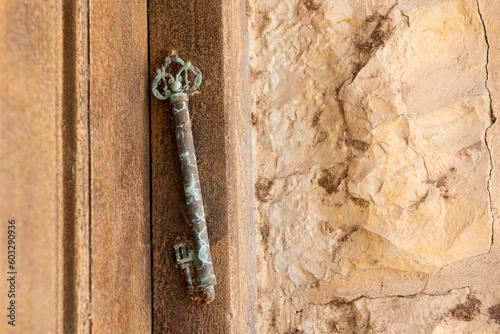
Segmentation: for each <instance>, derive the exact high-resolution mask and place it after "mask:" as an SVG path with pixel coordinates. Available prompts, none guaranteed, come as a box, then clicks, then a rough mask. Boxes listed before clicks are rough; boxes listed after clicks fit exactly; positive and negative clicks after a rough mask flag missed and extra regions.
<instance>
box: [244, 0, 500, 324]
mask: <svg viewBox="0 0 500 334" xmlns="http://www.w3.org/2000/svg"><path fill="white" fill-rule="evenodd" d="M248 15H249V21H250V33H251V38H250V39H251V78H252V108H253V114H252V119H251V122H252V124H253V129H254V131H253V145H254V164H255V182H256V183H255V194H256V199H257V207H256V224H257V231H258V232H259V235H258V247H257V264H258V276H259V277H258V288H259V310H258V328H259V332H261V333H302V332H303V333H330V332H341V333H342V332H346V333H352V332H356V333H365V332H370V333H372V332H379V331H382V332H386V333H430V332H433V333H457V332H464V333H466V332H467V333H469V332H478V333H485V332H488V333H489V332H500V326H499V325H498V324H497V322H500V317H499V316H498V314H500V312H499V311H498V309H500V306H498V305H499V304H500V249H499V248H498V247H497V246H496V244H494V243H493V244H492V240H493V241H494V237H493V232H494V230H495V229H497V224H498V223H496V222H495V221H498V219H497V217H498V205H499V204H500V187H499V186H497V184H498V182H496V181H498V180H499V179H498V177H499V174H498V173H499V172H498V170H497V169H495V168H494V166H497V165H498V164H497V162H498V163H500V161H498V160H499V159H500V158H499V156H498V153H497V152H498V151H499V150H500V133H499V132H500V129H499V128H498V124H497V123H494V121H495V115H494V113H495V110H498V109H497V108H496V107H497V105H498V108H500V105H499V102H498V101H497V100H498V96H500V95H498V94H499V93H500V78H499V75H500V38H498V37H497V36H500V29H499V27H500V20H499V19H498V17H500V16H499V15H500V5H499V4H496V3H495V2H488V1H486V0H485V1H479V3H476V2H475V1H462V0H427V1H410V0H405V1H399V2H396V1H392V0H387V1H385V0H371V1H354V0H351V1H349V0H338V1H337V0H336V1H334V0H325V1H321V2H320V1H311V0H249V1H248ZM497 40H498V41H497ZM476 301H477V302H476ZM469 311H470V312H469ZM467 312H469V313H470V314H468V313H467ZM496 317H497V318H499V319H498V321H497V318H496Z"/></svg>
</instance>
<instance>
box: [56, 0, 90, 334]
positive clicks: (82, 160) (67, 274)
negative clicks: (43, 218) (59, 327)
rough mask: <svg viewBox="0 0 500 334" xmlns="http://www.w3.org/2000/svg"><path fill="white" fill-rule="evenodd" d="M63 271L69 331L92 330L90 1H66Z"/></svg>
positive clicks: (63, 101) (63, 8) (66, 320)
mask: <svg viewBox="0 0 500 334" xmlns="http://www.w3.org/2000/svg"><path fill="white" fill-rule="evenodd" d="M62 15H63V25H62V29H63V34H62V46H63V59H62V80H63V87H64V88H63V89H62V105H63V110H62V120H61V124H60V126H61V134H60V136H61V140H62V143H63V145H62V150H61V153H60V154H61V160H62V175H61V177H62V184H63V187H62V194H61V195H62V205H63V209H62V215H63V226H62V229H61V234H62V261H63V266H62V274H63V276H64V279H63V287H64V291H63V297H62V298H63V318H64V324H63V328H64V332H66V333H80V334H84V333H90V312H91V309H90V298H91V296H90V254H89V251H90V243H89V238H90V235H89V232H90V231H89V228H90V218H89V215H90V202H89V188H90V183H89V125H88V117H89V114H88V107H89V106H88V85H89V75H88V72H89V67H88V66H89V57H88V0H73V1H64V2H63V3H62Z"/></svg>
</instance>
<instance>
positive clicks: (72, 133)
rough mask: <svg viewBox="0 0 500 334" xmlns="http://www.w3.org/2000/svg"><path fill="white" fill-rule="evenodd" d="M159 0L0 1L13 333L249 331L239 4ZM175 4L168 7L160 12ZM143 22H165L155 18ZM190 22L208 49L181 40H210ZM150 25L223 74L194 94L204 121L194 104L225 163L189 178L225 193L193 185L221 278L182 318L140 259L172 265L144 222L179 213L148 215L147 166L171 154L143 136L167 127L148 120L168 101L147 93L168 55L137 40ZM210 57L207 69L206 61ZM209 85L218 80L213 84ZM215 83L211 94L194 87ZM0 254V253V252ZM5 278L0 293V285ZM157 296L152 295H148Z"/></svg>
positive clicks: (0, 98) (249, 191) (182, 299)
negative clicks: (14, 236)
mask: <svg viewBox="0 0 500 334" xmlns="http://www.w3.org/2000/svg"><path fill="white" fill-rule="evenodd" d="M159 3H160V2H159V1H154V0H149V2H148V0H137V1H133V2H125V3H124V2H119V1H117V0H111V1H106V2H105V3H104V2H99V1H93V0H73V1H63V0H50V1H47V2H46V3H43V4H35V3H24V2H16V1H1V2H0V17H1V20H0V28H1V30H2V31H4V32H5V33H4V34H2V36H0V51H1V53H2V54H3V55H4V56H3V57H2V59H0V66H1V68H2V73H1V74H0V91H1V93H0V107H1V109H2V115H0V120H1V121H2V123H1V124H0V130H1V136H0V145H1V146H0V156H1V158H2V161H3V162H5V164H4V165H3V168H2V169H1V170H0V180H1V185H2V188H3V189H10V190H11V191H9V192H3V193H1V194H0V203H1V211H0V213H1V219H2V221H1V224H0V226H1V227H2V229H4V228H5V223H6V221H7V219H11V218H16V220H17V221H18V222H19V224H20V225H19V243H20V248H21V249H22V251H21V252H22V255H23V256H22V257H20V258H19V272H20V276H19V284H20V285H21V286H22V287H23V289H22V292H21V293H20V295H19V300H18V302H19V309H18V312H19V317H20V318H19V319H18V321H19V326H18V327H16V328H15V331H12V330H13V329H12V328H9V327H6V324H5V323H4V322H2V324H0V328H2V330H3V329H5V331H6V332H7V333H9V332H16V333H20V332H22V333H30V332H34V331H35V330H36V331H38V332H44V333H62V332H67V333H92V332H94V333H101V332H103V333H104V332H106V333H107V332H119V333H122V332H123V333H132V332H133V333H139V332H141V333H149V332H155V333H160V332H162V331H163V330H165V331H166V332H169V333H177V332H179V330H181V329H182V330H183V331H184V332H185V331H187V332H200V333H201V332H207V333H208V332H210V333H214V332H217V333H224V332H231V333H252V332H255V326H254V323H255V310H256V269H255V268H256V266H255V238H254V226H253V181H252V165H251V150H250V147H251V140H250V126H251V125H250V102H249V86H248V71H249V66H248V63H249V61H248V34H247V23H246V8H245V2H243V1H236V0H224V1H222V2H221V3H217V2H213V1H210V0H191V1H189V2H187V3H183V4H182V6H181V5H180V4H175V2H174V1H167V2H165V3H164V4H166V5H168V6H169V8H167V9H166V8H163V11H162V12H156V13H155V12H152V11H151V10H152V9H153V8H154V7H155V6H157V5H158V4H159ZM174 8H177V9H178V11H177V14H178V16H172V15H171V12H172V11H173V9H174ZM165 9H166V12H165ZM148 10H149V14H148ZM148 15H149V26H148ZM152 18H154V19H155V20H157V21H155V22H157V23H158V20H160V23H161V25H160V26H155V27H156V28H155V27H153V26H152V25H151V19H152ZM190 20H191V21H193V20H198V21H199V20H201V21H205V22H208V25H207V26H205V27H203V28H200V29H198V32H199V31H203V32H204V33H206V34H209V35H210V39H211V41H212V42H214V43H216V44H217V48H218V56H217V57H216V58H213V57H212V56H211V54H210V53H207V52H197V51H196V50H195V49H193V47H192V45H189V43H192V42H194V43H195V44H196V46H197V47H201V48H204V47H205V48H210V47H211V46H210V45H206V44H204V43H206V42H207V40H206V37H207V35H203V34H199V33H197V32H196V31H193V30H185V29H184V28H183V24H186V22H189V21H190ZM167 26H169V27H171V28H172V27H176V28H175V29H177V30H167V29H165V27H167ZM155 29H156V30H155ZM183 29H184V30H183ZM153 30H154V31H155V34H156V35H155V36H157V38H159V37H158V36H161V35H165V34H168V36H169V38H171V39H170V44H171V45H165V49H167V48H170V49H178V50H182V51H185V52H183V53H182V56H184V57H186V58H193V57H194V58H195V60H196V61H197V62H198V63H199V64H201V65H200V66H202V67H204V69H205V71H207V72H206V73H215V74H217V75H220V77H217V78H215V77H213V78H211V77H210V75H208V76H207V75H205V76H204V80H205V81H204V85H205V86H203V85H202V87H201V90H200V94H199V95H197V97H195V98H193V100H196V99H198V102H200V101H204V102H205V103H206V105H207V106H210V101H218V102H217V108H218V109H217V110H216V112H215V113H213V114H212V115H211V114H210V113H209V112H208V110H206V111H203V110H200V111H199V112H197V113H195V117H198V119H201V120H204V121H205V122H198V123H197V125H195V131H197V132H195V142H196V141H198V144H199V146H200V160H202V161H203V159H206V158H207V157H209V156H210V155H211V154H212V152H211V151H210V147H209V146H207V145H204V144H203V143H200V139H201V140H202V139H203V136H205V134H206V133H210V132H212V133H213V135H210V136H209V138H210V140H211V144H213V145H215V147H216V148H217V149H218V150H220V152H218V153H217V155H216V156H217V159H221V160H220V161H218V163H219V166H222V167H223V169H221V170H218V171H217V170H213V169H212V170H211V169H210V167H209V168H208V169H205V170H204V169H203V166H201V167H200V174H201V175H202V182H206V181H207V180H209V179H210V177H211V176H210V177H207V176H209V175H210V173H215V174H214V175H216V177H217V180H218V182H221V183H218V184H216V185H215V186H214V184H210V183H209V184H206V188H207V189H213V188H214V187H215V188H217V189H218V190H219V191H220V192H219V193H210V191H209V190H207V192H206V193H205V194H204V195H205V196H206V198H207V200H206V202H207V203H208V205H207V209H208V211H209V217H211V219H212V220H210V219H209V228H210V227H212V231H213V232H209V234H210V233H212V237H214V240H219V242H218V243H217V245H216V246H215V247H214V248H215V249H216V251H215V253H216V256H217V258H216V259H215V262H216V271H217V274H218V275H219V276H220V277H221V279H220V280H219V284H218V286H217V287H216V289H217V290H219V291H222V292H223V293H220V294H219V296H218V297H219V298H220V301H221V302H220V303H219V304H214V305H210V306H207V307H199V306H196V305H191V304H190V305H191V306H190V312H191V313H189V314H188V315H187V316H186V317H184V318H182V319H176V320H177V321H175V322H171V321H170V320H171V319H162V318H161V317H162V316H165V315H167V314H168V312H167V313H162V312H159V313H156V314H155V313H154V312H153V303H154V302H158V301H162V302H161V303H166V304H167V305H175V304H176V303H181V304H183V305H185V304H186V300H188V297H187V296H185V295H184V294H182V295H175V294H173V295H170V296H169V295H168V294H162V292H165V291H160V290H158V291H154V290H153V292H152V290H151V289H152V282H154V279H155V277H154V271H152V270H151V268H152V267H154V268H157V269H158V268H160V267H158V265H157V264H155V263H154V261H152V260H151V256H152V255H153V259H155V254H156V255H157V256H158V258H162V257H171V258H170V260H172V256H173V255H172V253H169V252H170V247H171V246H170V245H166V246H165V249H164V250H165V253H161V254H158V253H155V251H154V248H153V251H152V249H151V245H152V243H151V242H152V241H151V238H152V237H153V238H154V237H155V235H154V234H153V235H152V234H151V231H153V232H154V231H157V232H158V231H163V232H161V233H158V234H157V236H158V238H157V239H153V246H154V245H155V242H156V244H159V243H161V242H162V238H163V237H162V235H163V233H164V232H165V233H168V231H164V230H162V228H165V227H162V228H160V229H159V230H158V229H155V228H156V227H155V225H152V224H154V223H155V222H157V221H162V220H163V221H165V222H166V226H167V227H172V228H174V229H175V226H178V224H182V223H183V222H182V221H179V220H178V213H175V214H170V213H167V214H166V216H164V217H161V216H159V214H160V213H159V212H156V211H154V209H155V202H154V201H155V198H156V199H159V200H161V199H162V198H163V199H164V198H165V197H164V195H159V194H160V193H161V192H162V190H161V189H156V188H154V185H155V179H153V180H152V177H153V176H154V177H156V176H158V177H161V176H160V174H159V173H162V171H161V169H158V170H156V169H155V167H154V166H155V164H157V163H160V165H159V166H163V165H165V163H167V165H168V162H166V161H165V159H167V158H168V156H166V155H163V156H161V157H160V156H154V155H151V154H150V152H151V149H161V147H160V143H159V142H157V141H155V137H151V138H150V134H151V133H152V132H151V130H152V129H160V131H163V130H168V125H167V127H163V125H161V126H158V124H155V123H154V119H153V118H152V117H156V116H158V115H160V114H161V113H164V112H168V108H166V107H165V106H160V104H158V103H156V102H153V101H152V100H151V101H150V88H149V87H150V83H151V79H152V74H151V73H152V71H154V69H155V68H156V67H158V66H160V65H161V64H160V63H159V62H158V59H159V58H161V57H164V56H165V55H164V54H161V53H162V50H161V49H160V48H158V47H157V48H156V49H154V50H153V49H148V48H149V46H151V45H153V44H154V43H152V42H151V40H149V41H148V36H151V32H152V31H153ZM182 36H183V37H182ZM150 53H151V55H153V53H154V57H150ZM210 63H213V68H208V67H207V66H208V65H209V64H210ZM153 67H154V68H153ZM210 82H212V83H215V82H217V83H218V84H220V85H221V86H220V87H219V88H218V89H215V90H214V89H212V88H210ZM212 87H213V86H212ZM210 91H216V92H217V95H213V96H210V97H208V96H205V95H203V94H206V93H207V92H210ZM195 103H196V102H195ZM151 110H152V112H153V113H152V114H150V111H151ZM194 122H195V123H196V122H197V121H196V119H195V121H194ZM154 135H160V136H163V138H168V136H169V134H168V133H160V134H158V133H154ZM197 138H198V139H197ZM207 138H208V137H207ZM170 144H171V143H170ZM170 144H168V145H170ZM153 152H154V151H153ZM157 159H160V160H162V159H163V162H160V160H157ZM205 163H206V166H210V163H208V162H207V161H206V160H205ZM170 166H173V165H170ZM154 173H157V174H154ZM163 173H166V175H167V179H169V180H170V181H168V182H173V181H174V180H176V181H175V182H179V180H178V179H176V178H177V176H178V174H179V173H178V171H175V170H165V171H163ZM153 174H154V175H153ZM203 175H205V176H203ZM203 178H205V181H203ZM177 190H178V189H177ZM163 191H164V190H163ZM180 195H181V194H180V193H177V194H176V195H175V196H176V198H178V199H179V198H181V196H180ZM158 205H161V203H160V202H158ZM219 209H220V210H219ZM172 210H177V208H175V209H172ZM172 210H170V211H172ZM210 210H213V211H212V213H210ZM170 211H169V212H170ZM218 212H223V214H219V213H218ZM210 225H211V226H210ZM158 249H159V248H158ZM4 253H5V252H0V259H2V261H4V260H5V259H4V256H5V254H4ZM170 260H169V261H170ZM169 263H170V264H169V265H170V267H168V268H164V271H165V272H168V273H171V275H172V276H170V277H171V278H175V277H177V276H176V275H179V273H178V271H177V268H174V267H172V266H171V264H172V261H170V262H169ZM162 270H163V269H162ZM162 270H159V271H158V273H161V271H162ZM152 272H153V277H152ZM169 275H170V274H169ZM2 281H3V280H2ZM178 283H179V282H176V281H175V282H171V284H172V285H175V284H178ZM168 284H170V283H168ZM0 287H1V288H2V289H3V288H6V283H5V282H2V283H0ZM153 287H154V284H153ZM217 290H216V291H217ZM178 291H180V290H178ZM152 293H158V294H155V296H154V300H153V296H152ZM169 297H170V299H168V298H169ZM172 297H173V299H172ZM164 299H165V300H164ZM188 301H189V300H188ZM189 303H191V302H190V301H189ZM162 324H166V325H167V327H163V325H162Z"/></svg>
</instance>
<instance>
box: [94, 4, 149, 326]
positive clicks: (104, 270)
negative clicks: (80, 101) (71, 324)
mask: <svg viewBox="0 0 500 334" xmlns="http://www.w3.org/2000/svg"><path fill="white" fill-rule="evenodd" d="M147 45H148V39H147V2H146V0H135V1H118V0H112V1H91V3H90V71H91V72H90V73H91V74H90V150H91V156H90V164H91V171H90V175H91V247H92V248H91V259H92V263H91V273H92V288H91V290H92V332H93V333H148V332H150V331H151V276H150V266H151V261H150V254H151V250H150V213H149V211H150V174H149V111H148V106H149V94H148V49H147Z"/></svg>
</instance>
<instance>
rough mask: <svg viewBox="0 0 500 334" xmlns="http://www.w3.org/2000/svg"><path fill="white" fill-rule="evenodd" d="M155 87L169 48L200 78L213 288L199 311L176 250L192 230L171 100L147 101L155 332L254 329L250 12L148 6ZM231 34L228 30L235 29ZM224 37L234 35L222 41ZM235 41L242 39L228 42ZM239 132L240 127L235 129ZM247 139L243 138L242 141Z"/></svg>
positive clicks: (196, 0) (198, 134) (196, 110)
mask: <svg viewBox="0 0 500 334" xmlns="http://www.w3.org/2000/svg"><path fill="white" fill-rule="evenodd" d="M149 6H150V7H149V18H150V20H149V31H150V68H151V69H152V71H151V76H150V81H151V80H152V79H153V77H154V75H155V72H154V70H155V69H156V68H159V67H160V66H161V65H162V64H163V59H164V57H165V56H166V55H168V50H169V49H173V50H175V51H176V53H177V54H178V55H179V56H180V57H181V58H182V59H184V60H189V61H191V63H192V64H193V65H195V66H197V67H198V68H199V69H200V70H201V72H202V73H203V78H204V80H203V83H202V85H201V87H200V88H199V92H200V93H199V94H193V95H192V96H191V97H190V105H189V108H190V112H191V114H192V120H193V136H194V142H195V147H196V156H197V160H198V168H199V173H200V181H201V187H202V194H203V201H204V204H205V210H206V213H207V227H208V234H209V237H210V244H211V248H212V258H213V262H214V268H215V273H216V275H217V285H216V287H215V293H216V299H215V301H214V302H213V303H212V304H210V305H209V306H202V305H197V304H195V303H193V302H192V301H191V300H190V299H189V297H188V296H187V295H186V283H185V280H184V278H183V276H182V274H181V272H180V271H179V269H178V268H177V267H176V264H175V258H174V253H173V246H174V244H175V241H176V238H177V237H178V236H180V235H182V234H183V232H184V231H185V230H186V228H187V221H186V217H185V204H184V193H183V188H182V178H181V174H180V164H179V159H178V156H177V148H176V144H175V137H174V127H173V123H172V119H171V116H170V106H169V104H168V102H166V101H159V100H156V99H154V98H153V99H152V100H151V150H152V151H151V154H152V160H151V161H152V187H153V188H152V220H153V227H152V233H153V234H152V242H153V244H152V246H153V293H154V297H153V332H154V333H181V332H184V333H230V332H233V333H247V332H252V331H253V314H254V304H255V291H254V290H255V285H254V284H255V283H254V282H255V265H254V263H253V262H254V254H255V253H254V249H253V245H254V243H253V239H252V236H253V226H252V224H253V219H252V217H253V213H252V210H253V205H252V198H253V196H252V193H251V192H252V190H251V189H252V187H251V186H249V185H250V184H251V181H250V179H251V172H249V171H250V170H251V160H250V149H249V148H250V145H249V132H248V130H249V127H250V123H249V109H248V108H247V106H248V92H247V91H246V88H245V80H247V77H246V76H247V73H246V70H245V69H243V70H242V69H240V68H239V67H240V66H247V65H248V60H247V57H248V53H247V52H246V49H245V48H242V44H240V43H243V45H246V41H245V38H247V37H246V34H245V30H244V29H242V28H244V27H246V23H244V22H245V21H244V20H245V19H246V18H245V17H244V16H241V15H239V14H238V13H241V12H242V11H244V9H243V8H242V6H244V4H237V2H236V1H234V2H232V1H227V2H226V1H225V2H217V1H210V0H190V1H186V2H175V1H172V0H169V1H160V0H150V1H149ZM229 26H231V27H232V28H229ZM226 34H228V35H226ZM232 38H236V40H232ZM238 124H240V125H241V127H238V126H237V125H238ZM239 135H241V138H239V137H238V136H239Z"/></svg>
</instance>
